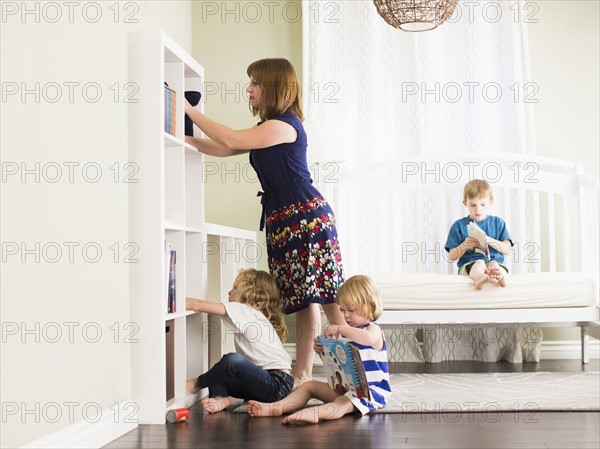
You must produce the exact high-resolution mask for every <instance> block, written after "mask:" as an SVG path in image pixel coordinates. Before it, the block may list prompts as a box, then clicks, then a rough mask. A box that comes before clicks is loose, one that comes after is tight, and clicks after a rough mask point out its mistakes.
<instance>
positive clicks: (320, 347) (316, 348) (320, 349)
mask: <svg viewBox="0 0 600 449" xmlns="http://www.w3.org/2000/svg"><path fill="white" fill-rule="evenodd" d="M313 349H314V351H315V352H316V353H321V352H323V343H321V342H320V341H319V340H317V339H316V338H315V341H314V345H313Z"/></svg>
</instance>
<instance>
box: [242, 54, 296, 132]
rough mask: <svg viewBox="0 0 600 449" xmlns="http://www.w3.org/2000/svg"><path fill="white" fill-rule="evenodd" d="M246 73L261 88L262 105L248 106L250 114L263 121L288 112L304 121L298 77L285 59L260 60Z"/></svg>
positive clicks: (249, 67)
mask: <svg viewBox="0 0 600 449" xmlns="http://www.w3.org/2000/svg"><path fill="white" fill-rule="evenodd" d="M246 72H247V73H248V76H249V77H251V78H253V79H254V81H256V82H257V83H258V85H259V86H260V88H261V99H262V105H261V106H260V108H256V107H252V106H250V110H251V111H252V114H254V115H255V116H257V115H258V116H259V117H260V118H261V120H263V121H265V120H269V119H271V118H273V117H275V116H277V115H281V114H283V113H284V112H288V111H289V112H291V113H293V114H294V115H296V117H298V118H299V119H300V121H304V115H303V114H302V107H301V106H300V96H301V94H300V85H299V83H298V77H297V76H296V71H295V70H294V66H293V65H292V64H291V63H290V62H289V61H288V60H287V59H284V58H267V59H261V60H259V61H255V62H253V63H252V64H250V65H249V66H248V69H247V70H246Z"/></svg>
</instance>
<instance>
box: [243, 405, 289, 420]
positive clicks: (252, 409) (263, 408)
mask: <svg viewBox="0 0 600 449" xmlns="http://www.w3.org/2000/svg"><path fill="white" fill-rule="evenodd" d="M282 413H283V411H282V410H281V408H280V407H279V406H278V405H277V403H276V402H274V403H272V404H267V403H265V402H258V401H248V414H249V415H250V416H254V417H257V418H260V417H263V416H281V415H282Z"/></svg>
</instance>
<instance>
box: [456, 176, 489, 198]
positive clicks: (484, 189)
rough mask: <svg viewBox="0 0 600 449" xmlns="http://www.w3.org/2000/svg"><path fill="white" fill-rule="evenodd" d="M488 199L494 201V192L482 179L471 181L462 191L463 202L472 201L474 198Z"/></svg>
mask: <svg viewBox="0 0 600 449" xmlns="http://www.w3.org/2000/svg"><path fill="white" fill-rule="evenodd" d="M486 196H487V197H489V199H490V201H494V192H493V191H492V187H491V186H490V185H489V183H488V182H487V181H484V180H483V179H473V180H472V181H469V182H467V183H466V184H465V189H464V191H463V201H467V200H472V199H475V198H485V197H486Z"/></svg>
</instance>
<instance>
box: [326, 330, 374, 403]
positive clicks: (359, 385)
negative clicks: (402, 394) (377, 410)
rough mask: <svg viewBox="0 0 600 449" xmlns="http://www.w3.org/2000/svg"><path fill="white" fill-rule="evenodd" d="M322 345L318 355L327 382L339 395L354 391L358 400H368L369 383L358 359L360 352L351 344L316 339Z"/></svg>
mask: <svg viewBox="0 0 600 449" xmlns="http://www.w3.org/2000/svg"><path fill="white" fill-rule="evenodd" d="M317 338H318V340H319V341H320V342H321V343H323V350H324V352H322V353H320V354H319V355H320V356H321V360H323V367H324V369H325V376H326V377H327V382H328V383H329V385H330V386H331V388H332V389H333V390H335V391H336V392H338V393H339V394H345V393H346V392H347V391H349V390H354V392H355V393H356V397H357V398H359V399H362V398H365V399H370V398H371V395H370V393H369V382H368V381H367V375H366V374H365V369H364V367H363V363H362V360H361V358H360V352H359V350H358V348H357V347H356V346H354V345H353V344H352V343H349V342H347V341H343V340H336V339H335V338H326V337H323V336H322V335H320V336H318V337H317Z"/></svg>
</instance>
